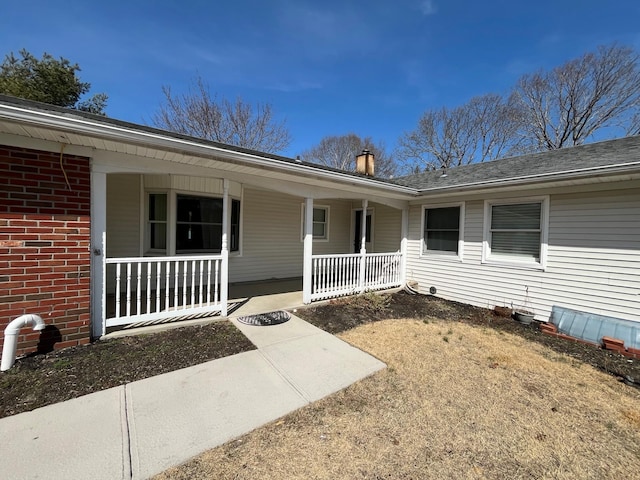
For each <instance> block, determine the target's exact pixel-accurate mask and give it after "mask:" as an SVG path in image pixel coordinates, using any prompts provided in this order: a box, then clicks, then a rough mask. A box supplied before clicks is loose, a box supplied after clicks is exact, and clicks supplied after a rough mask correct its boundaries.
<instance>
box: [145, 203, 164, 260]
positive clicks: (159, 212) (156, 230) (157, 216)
mask: <svg viewBox="0 0 640 480" xmlns="http://www.w3.org/2000/svg"><path fill="white" fill-rule="evenodd" d="M147 238H148V239H149V248H150V249H151V250H157V251H165V252H166V250H167V194H166V193H150V194H149V221H148V223H147Z"/></svg>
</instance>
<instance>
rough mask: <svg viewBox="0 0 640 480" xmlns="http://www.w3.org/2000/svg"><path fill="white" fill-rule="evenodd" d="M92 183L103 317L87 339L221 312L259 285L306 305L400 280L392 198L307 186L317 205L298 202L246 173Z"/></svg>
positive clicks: (119, 176)
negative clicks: (98, 196) (99, 213)
mask: <svg viewBox="0 0 640 480" xmlns="http://www.w3.org/2000/svg"><path fill="white" fill-rule="evenodd" d="M210 175H211V173H210ZM99 177H102V179H103V181H104V190H103V193H104V202H103V205H105V210H104V220H105V231H104V232H103V236H102V251H103V252H105V255H104V256H102V262H101V270H102V288H101V308H102V312H103V315H102V319H103V321H102V322H101V325H100V327H101V328H100V331H99V332H94V336H101V335H104V334H105V333H106V332H107V329H113V328H122V327H123V326H126V325H138V324H150V323H160V322H166V321H175V320H176V319H189V318H196V317H198V316H212V315H220V316H223V317H224V316H228V315H230V314H232V313H233V310H232V309H233V308H236V307H237V306H238V304H239V303H240V302H241V301H242V300H241V299H242V298H250V297H256V296H258V295H259V293H258V292H260V290H263V289H265V288H270V287H269V284H271V287H273V285H274V284H279V286H280V287H282V286H284V285H287V288H290V289H291V292H298V295H300V297H301V298H300V301H301V302H302V303H305V304H309V303H311V302H313V301H317V300H323V299H328V298H334V297H339V296H343V295H351V294H356V293H360V292H364V291H368V290H381V289H388V288H393V287H397V286H401V285H402V284H403V283H404V262H405V258H406V256H405V254H404V253H403V252H404V251H405V250H404V249H405V248H406V237H407V214H406V212H407V210H406V208H398V207H403V206H404V204H403V203H402V202H394V201H386V200H385V199H381V198H378V197H376V196H375V195H371V196H370V198H371V199H368V198H365V199H353V198H349V197H352V196H354V195H353V194H352V193H349V194H345V192H340V191H323V192H322V194H320V192H319V191H317V190H318V189H315V190H316V191H314V192H313V193H314V195H315V196H316V197H317V198H312V197H310V196H307V197H302V196H300V195H299V193H300V189H299V188H297V187H296V186H295V185H293V186H291V185H287V186H286V187H285V186H284V185H280V187H281V188H280V189H278V188H277V187H276V188H273V187H272V188H265V187H264V185H263V184H261V185H260V186H258V185H256V184H255V182H256V181H257V180H256V179H251V178H250V177H247V178H245V179H244V180H245V181H244V182H240V181H237V180H236V179H234V180H230V179H228V178H223V177H222V178H221V177H215V176H207V177H204V178H203V177H194V176H190V175H181V174H176V173H158V172H154V173H148V172H147V173H145V172H136V173H120V172H113V173H106V174H104V175H97V174H94V178H99ZM94 191H97V192H98V193H99V192H100V189H94ZM159 198H160V199H161V200H160V201H159V200H158V199H159ZM200 199H204V200H200ZM381 200H382V201H381ZM383 202H384V203H383ZM96 203H97V202H96ZM389 203H390V204H391V205H389ZM159 250H162V251H159ZM198 250H208V251H203V252H199V251H198ZM211 250H213V251H211ZM283 280H286V281H283ZM252 289H253V290H254V292H251V290H252Z"/></svg>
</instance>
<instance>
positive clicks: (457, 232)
mask: <svg viewBox="0 0 640 480" xmlns="http://www.w3.org/2000/svg"><path fill="white" fill-rule="evenodd" d="M463 222H464V206H463V205H453V206H443V207H433V208H431V207H423V215H422V234H423V235H422V254H423V255H429V254H434V253H435V254H443V255H450V256H456V257H458V258H459V259H462V246H463V240H462V238H463Z"/></svg>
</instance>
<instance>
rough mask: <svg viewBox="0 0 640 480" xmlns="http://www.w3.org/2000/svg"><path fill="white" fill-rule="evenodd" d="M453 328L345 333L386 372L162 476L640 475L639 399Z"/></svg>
mask: <svg viewBox="0 0 640 480" xmlns="http://www.w3.org/2000/svg"><path fill="white" fill-rule="evenodd" d="M454 329H455V333H454ZM454 329H452V328H451V323H450V322H445V321H442V320H438V319H429V320H428V322H425V321H423V320H414V319H408V320H383V321H380V322H376V323H371V324H367V325H362V326H360V327H357V328H354V329H352V330H349V331H347V332H344V333H342V334H340V337H342V338H343V339H344V340H346V341H348V342H350V343H351V344H353V345H355V346H357V347H358V348H361V349H363V350H365V351H368V352H370V353H371V354H373V355H375V356H376V357H378V358H380V359H381V360H383V361H384V362H386V363H387V364H388V368H387V369H386V370H384V371H382V372H379V373H378V374H376V375H374V376H372V377H370V378H367V379H365V380H363V381H361V382H358V383H357V384H354V385H352V386H351V387H349V388H347V389H346V390H343V391H341V392H339V393H337V394H335V395H332V396H331V397H328V398H326V399H324V400H322V401H319V402H316V403H314V404H313V405H310V406H308V407H305V408H303V409H301V410H299V411H297V412H294V413H293V414H291V415H289V416H287V417H284V418H282V419H280V420H279V421H277V422H274V423H272V424H269V425H267V426H265V427H263V428H260V429H258V430H255V431H254V432H252V433H250V434H249V435H246V436H244V437H242V438H239V439H236V440H235V441H232V442H230V443H227V444H226V445H223V446H221V447H219V448H216V449H214V450H211V451H209V452H206V453H204V454H202V455H200V456H198V457H196V458H194V459H192V460H191V461H189V462H187V463H186V464H184V465H181V466H179V467H176V468H172V469H170V470H168V471H166V472H164V473H163V474H161V475H159V476H158V477H157V479H163V480H166V479H192V478H212V479H221V480H225V479H229V480H230V479H234V480H240V479H272V478H287V479H335V478H361V479H383V478H384V479H386V478H394V479H396V478H397V479H421V478H434V479H450V478H490V479H491V478H495V479H504V478H509V479H519V478H542V479H544V478H553V479H571V480H573V479H575V478H598V479H600V478H612V479H613V478H616V479H620V478H636V476H637V472H638V471H639V470H640V391H639V390H637V389H633V388H630V387H628V386H625V385H624V384H622V383H621V382H619V381H617V380H616V379H615V378H613V377H612V376H609V375H606V374H605V373H602V372H600V371H598V370H596V369H594V368H592V367H591V366H589V365H586V364H582V363H580V364H578V365H579V366H577V365H576V364H575V362H573V361H572V359H571V358H570V357H567V356H565V355H561V354H558V353H556V352H554V351H553V350H550V349H549V348H548V347H546V346H543V345H540V344H537V343H535V342H531V341H528V340H526V339H524V338H522V337H520V336H516V335H512V334H511V333H505V332H499V333H498V332H497V331H495V330H493V329H490V328H481V327H477V326H472V325H466V324H462V323H459V324H456V325H455V326H454ZM443 332H446V334H445V335H446V337H443ZM443 338H447V339H448V342H447V343H446V344H444V343H443Z"/></svg>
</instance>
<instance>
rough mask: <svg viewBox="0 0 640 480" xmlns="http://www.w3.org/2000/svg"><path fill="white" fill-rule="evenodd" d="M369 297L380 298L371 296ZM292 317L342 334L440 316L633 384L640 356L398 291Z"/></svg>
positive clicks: (639, 378)
mask: <svg viewBox="0 0 640 480" xmlns="http://www.w3.org/2000/svg"><path fill="white" fill-rule="evenodd" d="M373 297H382V298H381V299H375V298H373ZM297 315H299V316H300V317H302V318H303V319H305V320H306V321H308V322H310V323H313V324H314V325H316V326H318V327H320V328H322V329H324V330H327V331H328V332H331V333H334V334H335V333H341V332H345V331H347V330H349V329H351V328H354V327H356V326H359V325H365V324H368V323H371V322H375V321H378V320H384V319H393V318H416V319H419V320H422V319H427V320H428V319H434V318H435V319H441V320H447V321H450V322H461V323H465V324H469V325H476V326H480V327H487V328H493V329H496V330H498V331H501V332H509V333H512V334H514V335H518V336H520V337H523V338H525V339H527V340H530V341H532V342H536V343H538V344H541V345H545V346H547V347H549V348H551V349H552V350H554V351H555V352H558V353H562V354H566V355H568V356H570V357H572V358H574V359H576V360H579V361H580V362H583V363H586V364H589V365H591V366H593V367H595V368H597V369H599V370H602V371H603V372H606V373H609V374H611V375H614V376H615V377H617V378H618V379H620V380H622V379H626V381H627V382H628V383H633V384H634V386H636V387H638V386H639V383H640V360H637V359H636V360H634V359H630V358H628V357H625V356H623V355H620V354H618V353H615V352H611V351H608V350H603V349H601V348H599V347H598V346H597V345H585V344H583V343H578V342H572V341H567V340H565V339H562V338H557V337H552V336H550V335H545V334H543V333H542V332H540V329H539V324H538V323H537V322H534V323H532V324H531V325H522V324H520V323H518V322H516V321H514V320H513V319H511V318H509V317H502V316H499V315H496V314H495V313H494V312H493V310H488V309H486V308H479V307H474V306H471V305H467V304H464V303H458V302H452V301H448V300H443V299H441V298H437V297H433V296H430V295H409V294H407V293H405V292H403V291H401V292H397V293H393V294H385V295H374V294H366V295H361V296H354V297H345V298H341V299H337V300H332V301H330V302H328V303H326V304H324V305H320V306H317V307H310V308H305V309H301V310H298V313H297Z"/></svg>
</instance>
